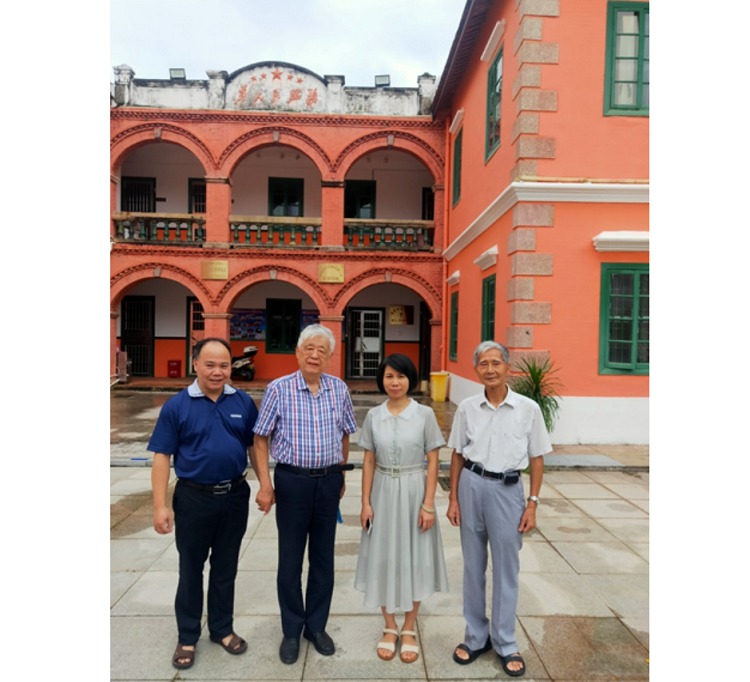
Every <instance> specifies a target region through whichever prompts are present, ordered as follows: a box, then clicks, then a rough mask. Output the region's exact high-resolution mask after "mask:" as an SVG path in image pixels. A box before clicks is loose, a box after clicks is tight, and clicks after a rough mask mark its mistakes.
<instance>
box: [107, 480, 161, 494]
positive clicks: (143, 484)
mask: <svg viewBox="0 0 750 682" xmlns="http://www.w3.org/2000/svg"><path fill="white" fill-rule="evenodd" d="M109 493H110V495H132V494H134V493H137V494H138V493H139V494H142V495H146V494H149V495H150V494H151V480H150V479H138V478H130V477H128V478H122V479H120V480H119V481H115V482H114V483H113V484H112V485H110V486H109Z"/></svg>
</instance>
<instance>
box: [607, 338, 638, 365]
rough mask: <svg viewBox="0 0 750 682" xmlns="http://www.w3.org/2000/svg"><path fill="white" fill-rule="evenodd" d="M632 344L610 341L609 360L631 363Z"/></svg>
mask: <svg viewBox="0 0 750 682" xmlns="http://www.w3.org/2000/svg"><path fill="white" fill-rule="evenodd" d="M631 349H632V346H631V345H630V344H629V343H616V342H615V343H610V344H609V361H610V362H620V363H625V364H628V365H629V364H630V355H631Z"/></svg>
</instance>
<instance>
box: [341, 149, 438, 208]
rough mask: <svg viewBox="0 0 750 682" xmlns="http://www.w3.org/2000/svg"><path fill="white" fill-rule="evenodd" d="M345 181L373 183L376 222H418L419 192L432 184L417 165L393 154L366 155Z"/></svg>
mask: <svg viewBox="0 0 750 682" xmlns="http://www.w3.org/2000/svg"><path fill="white" fill-rule="evenodd" d="M346 179H347V180H375V182H376V183H377V185H376V187H375V217H376V218H378V219H380V220H389V219H390V220H421V218H422V188H423V187H432V185H433V184H434V183H435V181H434V179H433V177H432V174H431V173H430V171H429V170H427V168H426V167H425V166H424V165H423V164H422V162H421V161H418V160H417V159H415V158H414V157H413V156H410V155H409V154H407V153H405V152H399V151H395V150H388V151H377V152H372V153H370V154H367V156H365V157H363V158H361V159H359V160H358V161H357V162H356V163H355V164H354V165H353V166H352V167H351V168H350V169H349V172H348V173H347V174H346Z"/></svg>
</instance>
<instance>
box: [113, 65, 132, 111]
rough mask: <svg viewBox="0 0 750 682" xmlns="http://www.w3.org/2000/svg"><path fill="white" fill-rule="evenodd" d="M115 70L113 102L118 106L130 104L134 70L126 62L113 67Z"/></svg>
mask: <svg viewBox="0 0 750 682" xmlns="http://www.w3.org/2000/svg"><path fill="white" fill-rule="evenodd" d="M113 70H114V72H115V104H117V106H120V107H124V106H127V105H128V104H130V100H131V99H132V94H133V93H132V85H133V76H135V71H133V69H131V68H130V67H129V66H128V65H127V64H120V66H115V67H114V69H113Z"/></svg>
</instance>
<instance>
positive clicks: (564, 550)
mask: <svg viewBox="0 0 750 682" xmlns="http://www.w3.org/2000/svg"><path fill="white" fill-rule="evenodd" d="M552 544H553V545H554V547H555V549H556V550H557V551H558V552H560V554H562V556H563V557H565V560H566V561H567V562H568V563H569V564H570V565H571V566H572V567H573V568H574V569H575V571H576V573H579V574H584V573H648V562H646V561H644V560H643V559H642V558H641V557H640V556H638V554H636V553H635V552H634V551H633V550H632V549H630V548H629V547H627V546H626V545H624V544H623V543H621V542H554V543H552Z"/></svg>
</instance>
